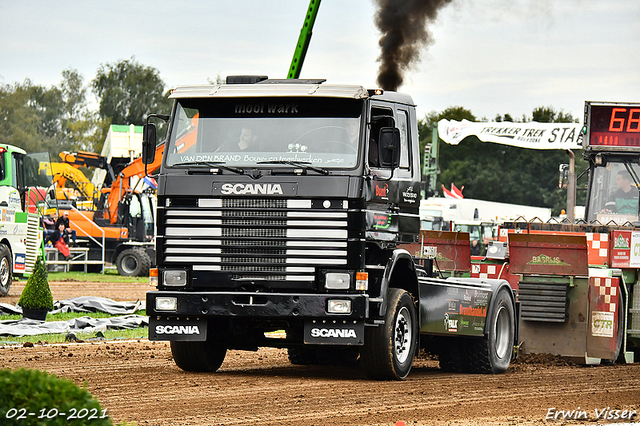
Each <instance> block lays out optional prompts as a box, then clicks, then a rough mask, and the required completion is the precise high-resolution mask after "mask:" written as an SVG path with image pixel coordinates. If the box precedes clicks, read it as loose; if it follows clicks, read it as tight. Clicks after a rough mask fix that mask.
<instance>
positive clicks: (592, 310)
mask: <svg viewBox="0 0 640 426" xmlns="http://www.w3.org/2000/svg"><path fill="white" fill-rule="evenodd" d="M619 284H620V279H619V278H608V277H607V278H605V277H591V278H590V279H589V333H588V334H587V356H588V357H591V358H602V359H614V358H615V352H616V345H617V337H618V307H619V306H620V303H618V300H619V294H620V288H619Z"/></svg>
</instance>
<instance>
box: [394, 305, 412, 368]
mask: <svg viewBox="0 0 640 426" xmlns="http://www.w3.org/2000/svg"><path fill="white" fill-rule="evenodd" d="M394 334H395V336H394V352H395V356H396V359H397V360H398V362H400V363H404V362H405V361H406V360H407V359H408V358H409V356H410V352H411V339H412V338H413V336H412V335H411V334H412V332H411V315H410V313H409V310H408V309H407V308H406V307H403V308H402V309H400V312H398V316H397V317H396V324H395V333H394Z"/></svg>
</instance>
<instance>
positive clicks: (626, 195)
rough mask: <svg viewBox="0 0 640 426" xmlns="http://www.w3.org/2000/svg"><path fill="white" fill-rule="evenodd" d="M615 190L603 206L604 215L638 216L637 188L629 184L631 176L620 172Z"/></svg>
mask: <svg viewBox="0 0 640 426" xmlns="http://www.w3.org/2000/svg"><path fill="white" fill-rule="evenodd" d="M616 187H617V189H616V190H615V191H614V192H612V193H611V196H610V197H609V201H607V203H606V204H605V211H604V212H605V213H617V214H630V215H637V214H638V188H636V187H635V186H634V185H632V184H631V176H629V172H627V171H626V170H620V171H619V172H618V175H617V176H616Z"/></svg>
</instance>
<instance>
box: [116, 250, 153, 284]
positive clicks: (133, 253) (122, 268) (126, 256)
mask: <svg viewBox="0 0 640 426" xmlns="http://www.w3.org/2000/svg"><path fill="white" fill-rule="evenodd" d="M116 268H118V274H120V275H122V276H124V277H143V276H147V275H149V269H150V268H151V259H150V258H149V255H148V254H147V252H146V251H145V249H144V248H142V247H132V248H128V249H126V250H123V251H122V252H121V253H120V254H119V255H118V257H117V258H116Z"/></svg>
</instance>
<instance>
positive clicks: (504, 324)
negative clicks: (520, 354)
mask: <svg viewBox="0 0 640 426" xmlns="http://www.w3.org/2000/svg"><path fill="white" fill-rule="evenodd" d="M493 330H494V342H493V347H494V348H495V350H496V355H497V356H498V358H500V359H503V358H505V357H506V356H507V355H508V354H509V347H510V346H511V342H510V340H511V336H510V335H511V333H510V330H511V318H510V317H509V311H508V310H507V308H506V307H505V306H500V307H499V308H498V313H497V315H496V321H495V323H494V324H493Z"/></svg>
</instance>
